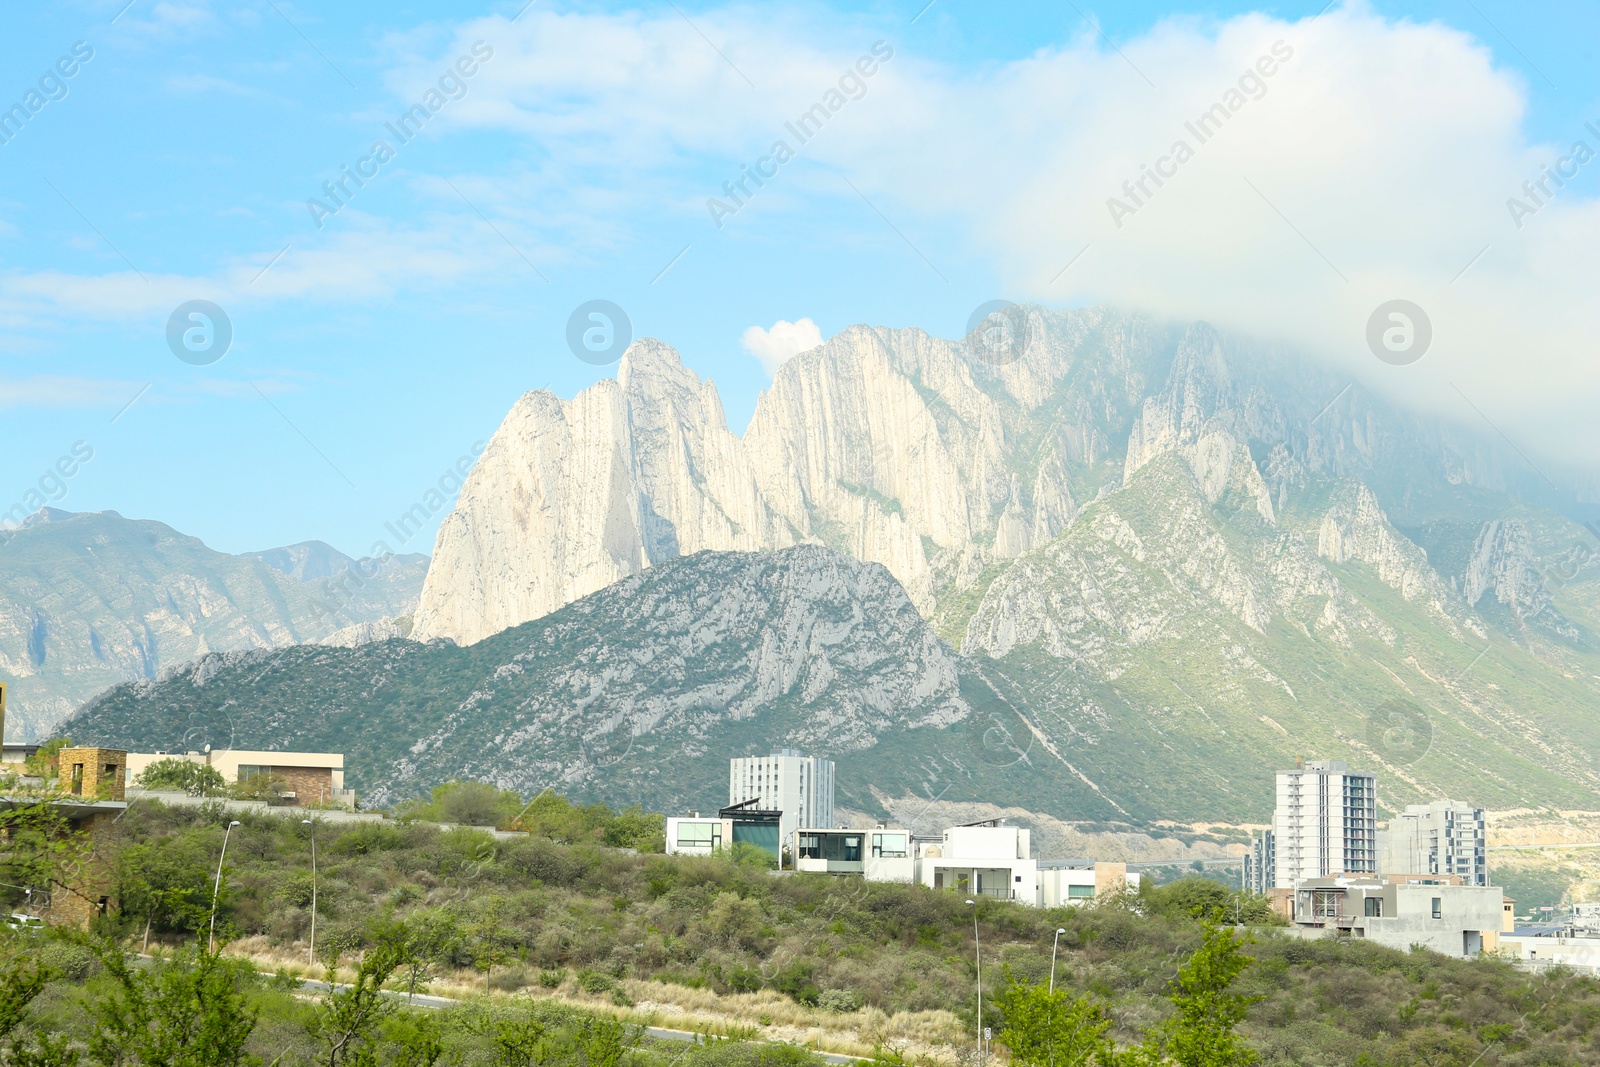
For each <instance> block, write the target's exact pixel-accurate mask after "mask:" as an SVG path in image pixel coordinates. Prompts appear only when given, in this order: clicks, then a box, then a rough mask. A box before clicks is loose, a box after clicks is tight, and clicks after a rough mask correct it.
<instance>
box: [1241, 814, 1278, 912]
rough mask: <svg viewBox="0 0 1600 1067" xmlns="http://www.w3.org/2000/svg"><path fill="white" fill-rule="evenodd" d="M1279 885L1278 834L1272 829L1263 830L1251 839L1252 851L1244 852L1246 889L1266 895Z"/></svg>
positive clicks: (1249, 891) (1247, 891)
mask: <svg viewBox="0 0 1600 1067" xmlns="http://www.w3.org/2000/svg"><path fill="white" fill-rule="evenodd" d="M1277 886H1278V842H1277V836H1276V835H1275V834H1274V833H1273V832H1272V831H1271V830H1263V831H1262V832H1261V833H1260V834H1257V835H1256V836H1255V837H1252V838H1251V839H1250V851H1249V852H1246V853H1245V854H1244V890H1245V892H1246V893H1258V894H1261V895H1263V896H1265V895H1266V892H1267V890H1269V889H1276V888H1277Z"/></svg>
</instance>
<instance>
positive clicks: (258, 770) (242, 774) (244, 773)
mask: <svg viewBox="0 0 1600 1067" xmlns="http://www.w3.org/2000/svg"><path fill="white" fill-rule="evenodd" d="M271 770H272V768H271V767H252V766H250V765H249V764H245V763H241V764H239V781H241V782H248V781H249V780H250V779H252V778H254V777H256V776H257V775H259V774H266V773H267V772H269V771H271Z"/></svg>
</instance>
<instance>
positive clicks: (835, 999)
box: [817, 989, 861, 1013]
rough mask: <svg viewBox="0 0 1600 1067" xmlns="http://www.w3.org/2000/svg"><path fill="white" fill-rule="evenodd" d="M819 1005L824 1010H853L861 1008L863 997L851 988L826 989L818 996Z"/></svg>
mask: <svg viewBox="0 0 1600 1067" xmlns="http://www.w3.org/2000/svg"><path fill="white" fill-rule="evenodd" d="M817 1007H819V1008H821V1009H822V1010H823V1011H836V1012H841V1013H843V1012H852V1011H856V1010H858V1009H860V1007H861V998H860V997H858V996H857V995H856V994H855V993H854V992H853V991H851V990H849V989H824V990H823V991H822V992H821V993H820V994H818V996H817Z"/></svg>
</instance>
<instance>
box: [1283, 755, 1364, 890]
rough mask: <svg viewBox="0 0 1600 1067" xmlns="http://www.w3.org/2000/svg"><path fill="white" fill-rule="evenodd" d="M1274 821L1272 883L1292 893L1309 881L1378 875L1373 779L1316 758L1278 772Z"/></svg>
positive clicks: (1339, 764) (1341, 764)
mask: <svg viewBox="0 0 1600 1067" xmlns="http://www.w3.org/2000/svg"><path fill="white" fill-rule="evenodd" d="M1277 784H1278V788H1277V801H1278V803H1277V808H1276V810H1275V811H1274V813H1273V817H1272V835H1273V848H1274V851H1275V853H1276V856H1275V860H1276V863H1275V868H1276V874H1275V877H1274V882H1275V884H1276V887H1277V888H1278V889H1295V888H1298V887H1299V886H1300V884H1301V883H1302V882H1305V881H1307V880H1309V879H1313V878H1327V877H1330V876H1332V875H1339V874H1344V875H1373V874H1377V873H1378V787H1377V778H1376V777H1375V776H1373V775H1371V774H1368V773H1366V772H1364V771H1352V770H1351V769H1350V768H1349V767H1348V766H1347V765H1345V764H1343V763H1338V762H1334V761H1332V760H1316V761H1313V762H1311V763H1304V764H1301V765H1299V766H1297V767H1296V768H1295V769H1294V770H1292V771H1279V772H1278V783H1277Z"/></svg>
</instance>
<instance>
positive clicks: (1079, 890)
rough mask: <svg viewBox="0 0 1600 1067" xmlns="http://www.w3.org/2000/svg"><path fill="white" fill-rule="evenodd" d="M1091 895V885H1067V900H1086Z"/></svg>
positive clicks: (1092, 894) (1092, 889)
mask: <svg viewBox="0 0 1600 1067" xmlns="http://www.w3.org/2000/svg"><path fill="white" fill-rule="evenodd" d="M1092 896H1094V886H1092V885H1069V886H1067V899H1068V900H1088V899H1089V898H1090V897H1092Z"/></svg>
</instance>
